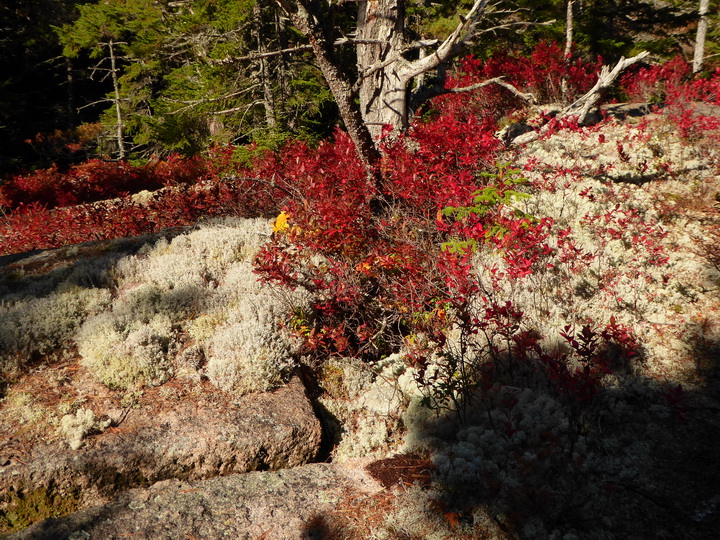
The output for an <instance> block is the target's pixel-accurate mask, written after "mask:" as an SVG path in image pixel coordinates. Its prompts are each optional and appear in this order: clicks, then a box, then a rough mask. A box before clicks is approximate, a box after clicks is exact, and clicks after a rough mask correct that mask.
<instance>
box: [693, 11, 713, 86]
mask: <svg viewBox="0 0 720 540" xmlns="http://www.w3.org/2000/svg"><path fill="white" fill-rule="evenodd" d="M709 9H710V0H700V9H699V10H698V15H699V16H700V20H699V21H698V27H697V37H696V38H695V54H694V56H693V73H698V72H699V71H700V70H701V69H702V65H703V59H704V57H705V37H706V35H707V27H708V17H707V14H708V10H709Z"/></svg>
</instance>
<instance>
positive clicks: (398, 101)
mask: <svg viewBox="0 0 720 540" xmlns="http://www.w3.org/2000/svg"><path fill="white" fill-rule="evenodd" d="M404 35H405V0H382V1H377V0H369V1H361V2H359V4H358V22H357V34H356V37H357V39H358V40H359V41H360V43H358V45H357V64H358V73H359V76H360V81H359V92H358V97H359V99H360V110H361V113H362V117H363V121H364V122H365V125H366V126H367V127H368V130H369V131H370V134H371V135H372V137H373V139H374V140H377V139H378V138H379V137H380V135H381V133H382V129H383V126H384V125H390V126H392V127H393V128H399V129H401V130H402V129H405V128H406V127H407V122H408V111H407V92H408V88H407V86H408V82H409V81H408V80H407V78H405V77H403V76H402V74H401V73H400V69H399V68H400V67H401V60H402V52H403V47H404V45H405V43H404ZM373 41H377V43H372V42H373ZM368 42H370V43H368ZM379 66H382V67H379Z"/></svg>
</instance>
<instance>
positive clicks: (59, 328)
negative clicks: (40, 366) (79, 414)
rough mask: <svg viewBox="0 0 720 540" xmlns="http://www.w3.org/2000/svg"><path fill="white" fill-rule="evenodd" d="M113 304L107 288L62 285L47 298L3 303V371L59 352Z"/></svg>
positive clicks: (0, 316)
mask: <svg viewBox="0 0 720 540" xmlns="http://www.w3.org/2000/svg"><path fill="white" fill-rule="evenodd" d="M109 301H110V294H109V292H108V291H106V290H103V289H89V288H83V287H77V286H63V285H60V286H59V287H58V288H57V290H56V291H55V292H52V293H50V294H49V295H47V296H44V297H40V298H31V299H27V300H26V299H17V298H15V299H12V300H10V301H4V302H2V303H0V372H3V371H5V370H8V369H12V368H17V367H21V366H22V365H23V364H24V363H25V362H26V361H27V360H28V359H30V358H32V357H33V356H42V355H46V354H49V353H51V352H53V351H55V350H56V349H58V348H59V347H61V346H62V345H63V344H64V343H66V342H67V341H69V340H71V339H72V338H73V336H74V333H75V332H76V331H77V329H78V328H79V327H80V325H81V324H82V323H83V321H84V320H85V318H86V317H88V316H91V315H94V314H95V313H98V312H99V311H101V310H102V309H104V308H105V307H106V306H107V305H108V304H109Z"/></svg>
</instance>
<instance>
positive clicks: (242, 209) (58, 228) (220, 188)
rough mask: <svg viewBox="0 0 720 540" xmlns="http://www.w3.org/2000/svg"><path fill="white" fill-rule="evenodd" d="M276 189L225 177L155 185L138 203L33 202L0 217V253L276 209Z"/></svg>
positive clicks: (143, 232) (61, 244) (114, 201)
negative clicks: (158, 188)
mask: <svg viewBox="0 0 720 540" xmlns="http://www.w3.org/2000/svg"><path fill="white" fill-rule="evenodd" d="M278 193H279V192H278V191H277V190H274V189H272V188H270V187H269V186H267V185H265V184H262V183H258V182H255V181H253V180H252V179H237V180H233V179H228V180H219V181H215V180H207V181H204V182H202V183H199V184H196V185H193V186H179V187H176V188H168V189H165V190H161V191H157V192H155V193H154V194H153V196H152V198H151V199H150V200H149V201H146V202H143V203H140V202H135V201H133V200H132V199H131V198H130V197H122V198H119V199H116V200H113V201H107V202H103V203H95V204H86V205H76V206H68V207H62V208H55V209H51V210H50V209H46V208H44V207H42V206H41V205H40V204H38V203H33V204H30V205H25V206H22V207H20V208H18V209H17V210H16V211H15V212H13V213H11V214H10V215H8V216H6V217H5V219H4V220H3V223H2V224H1V225H0V238H2V244H1V247H0V254H3V255H5V254H10V253H20V252H23V251H30V250H33V249H47V248H54V247H60V246H64V245H68V244H74V243H80V242H89V241H94V240H104V239H110V238H122V237H126V236H135V235H139V234H146V233H151V232H156V231H160V230H162V229H165V228H168V227H177V226H186V225H192V224H194V223H196V222H197V221H198V220H199V219H201V218H203V217H207V216H224V215H238V214H239V215H243V216H248V217H254V216H266V215H270V214H273V213H276V212H278V211H279V208H278V206H277V204H276V202H277V201H278V200H279V195H278Z"/></svg>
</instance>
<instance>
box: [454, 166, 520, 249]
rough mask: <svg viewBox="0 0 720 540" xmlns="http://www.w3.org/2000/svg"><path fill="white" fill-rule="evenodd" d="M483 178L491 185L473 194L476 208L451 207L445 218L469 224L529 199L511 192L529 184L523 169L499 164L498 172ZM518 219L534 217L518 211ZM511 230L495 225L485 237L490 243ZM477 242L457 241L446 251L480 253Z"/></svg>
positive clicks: (487, 230) (489, 173)
mask: <svg viewBox="0 0 720 540" xmlns="http://www.w3.org/2000/svg"><path fill="white" fill-rule="evenodd" d="M481 176H483V177H484V178H487V179H488V182H489V183H488V185H486V186H485V187H483V188H481V189H479V190H478V191H476V192H475V193H473V204H472V205H470V206H448V207H446V208H443V209H442V214H443V215H444V216H449V217H452V218H454V219H455V220H456V221H468V220H474V219H480V218H485V217H486V216H487V215H488V214H490V213H491V212H496V211H497V210H498V208H500V207H503V206H504V207H510V208H512V206H513V204H514V203H516V202H518V201H521V200H524V199H528V198H529V197H530V195H529V194H527V193H523V192H521V191H516V190H514V189H510V187H511V186H517V185H524V184H527V179H526V178H524V177H523V176H522V172H521V171H520V170H519V169H513V168H511V167H510V165H509V164H507V163H500V164H498V172H497V173H495V172H483V173H481ZM514 212H515V216H516V217H518V218H525V219H531V218H532V216H529V215H527V214H525V213H524V212H521V211H520V210H517V209H515V210H514ZM506 232H507V229H506V228H505V227H504V226H503V225H501V224H500V223H494V224H492V226H491V227H489V228H487V226H486V231H485V233H484V236H485V238H486V239H489V238H491V237H496V238H502V237H503V236H504V235H505V233H506ZM477 247H478V245H477V241H476V240H475V239H469V240H459V239H457V238H456V239H453V240H451V241H448V242H444V243H443V246H442V248H443V250H445V251H449V252H450V253H458V252H463V251H468V250H470V251H474V250H475V249H477Z"/></svg>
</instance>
